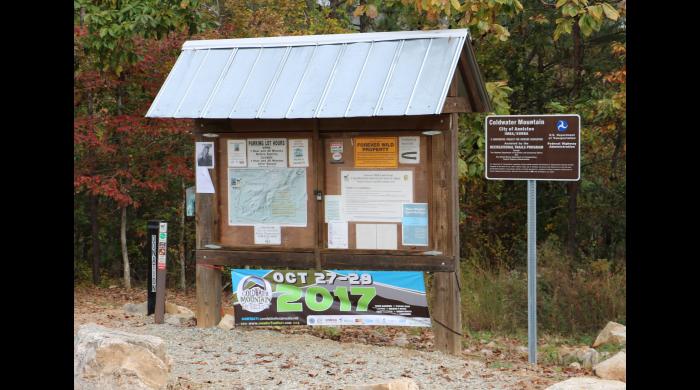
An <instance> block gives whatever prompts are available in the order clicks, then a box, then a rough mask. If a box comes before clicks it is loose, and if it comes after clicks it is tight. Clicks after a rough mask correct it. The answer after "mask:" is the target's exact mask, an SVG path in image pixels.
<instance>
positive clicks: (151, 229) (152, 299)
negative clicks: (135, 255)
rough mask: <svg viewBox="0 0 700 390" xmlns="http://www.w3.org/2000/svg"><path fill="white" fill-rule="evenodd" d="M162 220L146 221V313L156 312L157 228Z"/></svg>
mask: <svg viewBox="0 0 700 390" xmlns="http://www.w3.org/2000/svg"><path fill="white" fill-rule="evenodd" d="M161 222H162V221H148V223H147V225H146V226H147V230H148V248H146V256H147V257H148V259H149V262H150V264H149V267H148V288H147V292H148V315H149V316H150V315H151V314H153V313H155V312H156V276H157V265H158V228H159V227H160V223H161Z"/></svg>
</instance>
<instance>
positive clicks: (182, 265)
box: [178, 179, 187, 291]
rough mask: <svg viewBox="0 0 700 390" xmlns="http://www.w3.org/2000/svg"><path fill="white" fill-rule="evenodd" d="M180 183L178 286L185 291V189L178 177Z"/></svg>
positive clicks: (182, 180) (183, 181)
mask: <svg viewBox="0 0 700 390" xmlns="http://www.w3.org/2000/svg"><path fill="white" fill-rule="evenodd" d="M180 183H182V184H181V185H182V204H181V207H180V244H179V245H178V252H179V255H180V288H181V289H182V291H186V289H187V283H186V280H185V210H186V208H187V190H186V189H185V179H180Z"/></svg>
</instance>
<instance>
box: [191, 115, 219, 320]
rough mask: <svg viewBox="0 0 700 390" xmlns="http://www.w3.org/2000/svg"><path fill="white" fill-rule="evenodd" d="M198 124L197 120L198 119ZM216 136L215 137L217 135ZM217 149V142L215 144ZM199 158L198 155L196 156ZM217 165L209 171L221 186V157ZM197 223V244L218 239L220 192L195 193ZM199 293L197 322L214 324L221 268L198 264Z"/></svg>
mask: <svg viewBox="0 0 700 390" xmlns="http://www.w3.org/2000/svg"><path fill="white" fill-rule="evenodd" d="M195 126H196V122H195ZM195 139H196V141H211V140H212V139H211V138H204V137H202V136H201V135H197V136H196V137H195ZM214 140H216V139H214ZM214 145H215V146H214V149H215V150H214V152H215V153H217V152H216V149H218V147H217V143H216V142H215V144H214ZM195 158H196V156H195ZM215 164H216V165H215V168H214V169H210V170H209V173H210V175H211V178H212V182H213V183H214V188H215V189H218V188H219V187H218V184H219V183H218V181H217V174H216V172H217V167H219V166H221V160H220V157H219V156H217V157H216V159H215ZM195 223H196V240H197V248H198V249H200V248H204V246H205V245H207V244H210V243H214V242H218V241H219V204H218V197H217V194H216V193H214V194H200V193H196V194H195ZM195 278H196V290H197V291H196V295H197V307H196V311H195V315H196V317H197V326H198V327H200V328H208V327H213V326H216V325H218V324H219V321H220V320H221V271H220V270H218V269H214V268H211V267H201V266H199V265H198V266H197V267H196V276H195Z"/></svg>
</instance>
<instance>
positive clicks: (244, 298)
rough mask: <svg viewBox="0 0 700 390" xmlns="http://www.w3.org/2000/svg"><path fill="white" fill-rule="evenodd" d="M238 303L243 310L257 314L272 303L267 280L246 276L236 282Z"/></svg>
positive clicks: (270, 288)
mask: <svg viewBox="0 0 700 390" xmlns="http://www.w3.org/2000/svg"><path fill="white" fill-rule="evenodd" d="M236 293H237V295H238V302H239V303H240V304H241V306H242V307H243V310H246V311H249V312H252V313H259V312H261V311H263V310H265V309H267V308H269V307H270V304H271V303H272V286H271V285H270V282H268V281H267V280H265V279H263V278H261V277H258V276H252V275H251V276H247V277H245V278H243V279H241V281H240V282H238V288H236Z"/></svg>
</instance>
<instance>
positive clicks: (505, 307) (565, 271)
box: [461, 238, 626, 345]
mask: <svg viewBox="0 0 700 390" xmlns="http://www.w3.org/2000/svg"><path fill="white" fill-rule="evenodd" d="M563 253H564V251H563V249H562V247H561V245H560V243H559V242H558V240H557V239H556V238H552V239H550V240H548V241H546V242H544V243H542V244H540V246H539V248H538V280H537V281H538V283H537V325H538V331H539V332H542V333H545V332H548V333H557V334H562V335H564V336H566V337H581V339H580V340H577V341H576V342H575V344H584V345H590V344H591V343H592V342H593V336H591V335H597V333H598V332H599V331H600V330H601V329H602V328H603V326H605V324H606V323H607V322H608V321H615V322H620V323H623V324H624V323H625V315H626V272H625V268H624V267H617V268H616V267H613V266H612V263H610V262H609V261H607V260H604V259H598V260H590V259H589V260H586V259H583V260H580V261H573V260H571V259H570V258H568V257H567V256H565V255H563ZM482 264H483V262H482V261H479V259H464V260H463V264H462V267H461V269H462V316H463V321H462V323H463V324H464V327H465V330H467V329H468V330H469V333H473V332H484V331H492V332H493V331H499V332H503V333H507V334H514V335H524V336H525V340H526V334H527V273H526V272H525V270H524V269H505V268H500V269H490V268H488V267H486V266H483V265H482ZM581 335H584V336H581ZM518 337H519V338H520V337H523V336H518ZM484 338H485V337H484Z"/></svg>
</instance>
